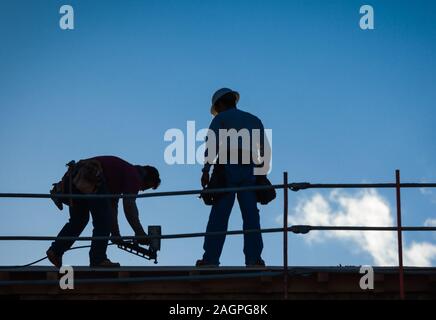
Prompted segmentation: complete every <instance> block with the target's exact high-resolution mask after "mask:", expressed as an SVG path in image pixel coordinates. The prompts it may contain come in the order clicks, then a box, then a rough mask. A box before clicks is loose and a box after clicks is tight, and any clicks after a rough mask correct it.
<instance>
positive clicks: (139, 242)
mask: <svg viewBox="0 0 436 320" xmlns="http://www.w3.org/2000/svg"><path fill="white" fill-rule="evenodd" d="M135 236H137V237H146V236H147V234H146V233H145V232H140V233H135ZM136 242H138V244H142V245H143V246H149V245H150V239H146V238H144V239H136Z"/></svg>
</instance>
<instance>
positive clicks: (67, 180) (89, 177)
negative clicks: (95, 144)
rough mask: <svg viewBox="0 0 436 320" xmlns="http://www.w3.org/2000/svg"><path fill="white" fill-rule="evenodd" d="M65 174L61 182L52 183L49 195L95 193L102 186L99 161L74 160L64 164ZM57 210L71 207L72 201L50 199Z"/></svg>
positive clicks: (101, 171) (102, 178)
mask: <svg viewBox="0 0 436 320" xmlns="http://www.w3.org/2000/svg"><path fill="white" fill-rule="evenodd" d="M66 166H67V167H68V170H67V172H66V173H65V174H64V176H63V177H62V180H61V181H59V182H56V183H53V188H52V189H51V190H50V194H52V195H59V194H72V193H73V192H77V191H78V192H80V193H84V194H89V193H96V192H97V190H98V189H99V187H100V186H101V185H102V184H103V181H104V177H103V168H102V166H101V164H100V162H99V161H97V160H95V159H87V160H80V161H79V162H75V161H74V160H72V161H70V162H69V163H67V164H66ZM51 199H52V200H53V202H54V203H55V205H56V206H57V207H58V208H59V210H62V209H63V205H64V204H65V205H68V206H72V205H73V200H72V199H68V198H57V197H52V198H51Z"/></svg>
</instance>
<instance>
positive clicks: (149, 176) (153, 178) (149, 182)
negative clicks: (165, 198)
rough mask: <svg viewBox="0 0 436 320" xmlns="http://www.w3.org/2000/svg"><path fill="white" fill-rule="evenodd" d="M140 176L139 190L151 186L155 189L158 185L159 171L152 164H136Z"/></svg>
mask: <svg viewBox="0 0 436 320" xmlns="http://www.w3.org/2000/svg"><path fill="white" fill-rule="evenodd" d="M136 168H137V169H138V171H139V173H140V175H141V177H142V183H143V184H142V188H141V190H142V191H144V190H147V189H150V188H152V189H153V190H154V189H157V188H158V187H159V185H160V177H159V171H158V170H157V169H156V168H155V167H152V166H136Z"/></svg>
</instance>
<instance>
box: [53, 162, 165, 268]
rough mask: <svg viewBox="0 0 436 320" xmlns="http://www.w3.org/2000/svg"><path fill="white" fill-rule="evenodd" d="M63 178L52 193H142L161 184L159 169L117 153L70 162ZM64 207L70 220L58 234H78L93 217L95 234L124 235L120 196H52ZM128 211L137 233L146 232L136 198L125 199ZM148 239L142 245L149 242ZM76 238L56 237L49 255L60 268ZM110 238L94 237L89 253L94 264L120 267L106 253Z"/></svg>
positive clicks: (124, 205) (91, 263)
mask: <svg viewBox="0 0 436 320" xmlns="http://www.w3.org/2000/svg"><path fill="white" fill-rule="evenodd" d="M68 166H69V169H68V171H67V173H66V174H65V175H64V177H63V178H62V181H60V182H58V183H55V184H54V188H53V189H52V190H51V193H52V194H70V193H72V194H138V192H139V191H140V190H141V191H143V190H147V189H150V188H153V189H156V188H157V187H158V186H159V184H160V178H159V172H158V170H157V169H156V168H154V167H152V166H139V165H132V164H130V163H128V162H127V161H125V160H123V159H120V158H118V157H115V156H99V157H94V158H90V159H84V160H81V161H79V162H77V163H75V162H74V161H72V162H70V163H69V164H68ZM52 199H53V201H54V202H55V204H56V206H57V207H58V208H59V209H60V210H62V208H63V204H66V205H68V206H69V211H70V220H69V221H68V223H67V224H65V226H64V227H63V228H62V230H61V231H60V232H59V234H58V237H78V236H79V235H80V234H81V233H82V231H83V229H85V227H86V225H87V224H88V221H89V214H90V213H91V216H92V223H93V227H94V230H93V233H92V235H93V236H94V237H107V236H109V235H110V234H111V233H112V236H120V231H119V227H118V218H117V216H118V201H119V199H118V198H94V199H74V200H70V199H66V198H55V197H53V198H52ZM123 207H124V213H125V215H126V218H127V221H128V222H129V224H130V226H131V227H132V229H133V230H134V231H135V235H136V236H145V235H146V233H145V231H144V229H143V227H142V225H141V222H140V221H139V215H138V208H137V206H136V199H135V198H123ZM146 241H147V239H144V240H143V241H142V242H141V241H139V243H141V244H145V243H144V242H146ZM73 243H74V241H72V240H61V239H56V241H54V242H53V243H52V245H51V247H50V248H49V249H48V250H47V257H48V259H49V260H50V262H51V263H52V264H53V265H55V266H56V267H58V268H60V267H61V266H62V256H63V254H64V253H65V252H66V251H67V250H68V249H69V248H71V246H72V245H73ZM107 245H108V240H92V242H91V250H90V252H89V258H90V266H91V267H117V266H119V264H118V263H116V262H111V261H110V260H109V259H108V258H107V256H106V249H107Z"/></svg>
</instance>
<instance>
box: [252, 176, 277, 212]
mask: <svg viewBox="0 0 436 320" xmlns="http://www.w3.org/2000/svg"><path fill="white" fill-rule="evenodd" d="M256 186H271V187H272V184H271V181H269V179H268V178H267V177H266V176H256ZM276 196H277V193H276V189H274V188H268V189H263V190H257V191H256V198H257V202H259V203H260V204H262V205H265V204H268V203H270V202H271V201H273V200H274V199H275V198H276Z"/></svg>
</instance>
